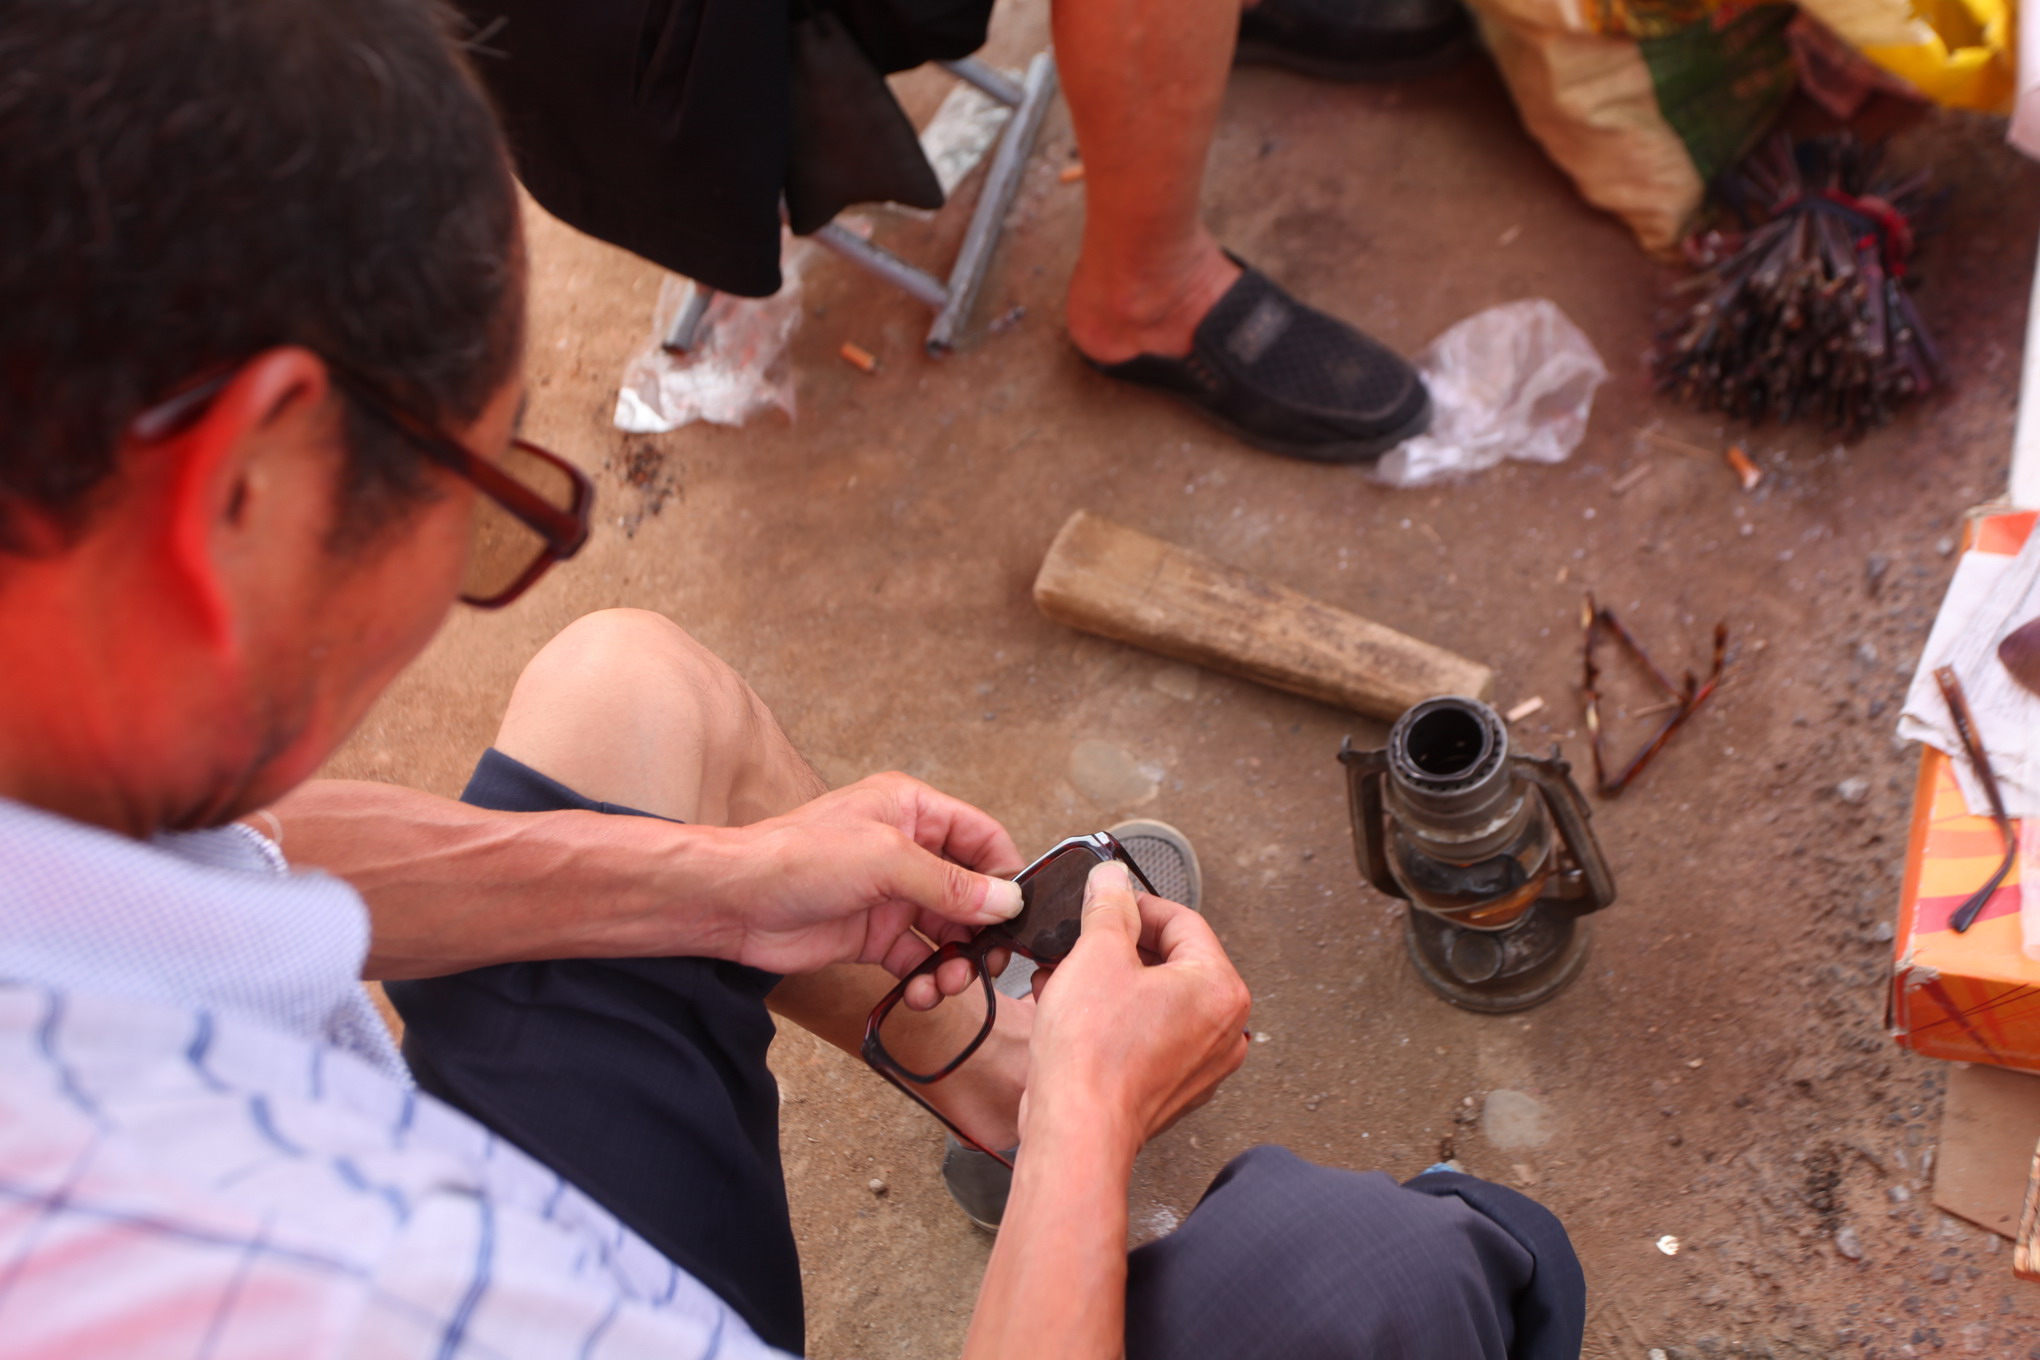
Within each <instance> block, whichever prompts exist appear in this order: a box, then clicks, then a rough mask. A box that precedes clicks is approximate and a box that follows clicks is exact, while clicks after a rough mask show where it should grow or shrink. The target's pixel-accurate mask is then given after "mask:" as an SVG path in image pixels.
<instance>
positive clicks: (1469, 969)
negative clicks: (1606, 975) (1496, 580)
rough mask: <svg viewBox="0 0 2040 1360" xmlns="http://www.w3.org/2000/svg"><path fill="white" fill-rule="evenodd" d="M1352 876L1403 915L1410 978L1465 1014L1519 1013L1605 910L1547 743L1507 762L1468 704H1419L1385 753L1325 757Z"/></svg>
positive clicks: (1501, 736) (1543, 993) (1499, 731)
mask: <svg viewBox="0 0 2040 1360" xmlns="http://www.w3.org/2000/svg"><path fill="white" fill-rule="evenodd" d="M1339 760H1340V761H1341V763H1343V764H1344V765H1345V767H1346V790H1347V794H1348V796H1349V797H1350V799H1351V802H1352V812H1353V845H1354V852H1355V854H1356V856H1357V858H1358V859H1359V861H1360V873H1361V875H1362V876H1363V877H1364V878H1365V879H1366V880H1367V881H1368V882H1369V883H1371V884H1373V885H1374V886H1375V887H1376V888H1378V889H1379V890H1381V891H1382V892H1384V893H1387V894H1389V895H1390V896H1393V897H1400V898H1402V899H1404V900H1405V901H1406V902H1408V903H1409V910H1408V911H1407V912H1406V913H1405V914H1404V918H1403V924H1404V937H1405V941H1406V943H1407V945H1408V947H1409V954H1410V961H1411V962H1412V963H1413V964H1414V965H1415V966H1416V970H1417V976H1418V977H1420V978H1422V979H1423V980H1424V982H1425V983H1426V984H1427V985H1428V986H1429V987H1430V988H1431V989H1432V990H1433V991H1435V992H1437V993H1438V994H1439V995H1440V996H1442V997H1444V998H1445V999H1446V1000H1447V1001H1450V1002H1452V1003H1453V1004H1454V1005H1457V1006H1464V1007H1466V1008H1467V1009H1468V1010H1475V1011H1488V1012H1496V1013H1499V1012H1507V1011H1521V1010H1528V1009H1529V1008H1530V1007H1532V1006H1536V1005H1539V1004H1541V1003H1543V1002H1545V1001H1548V1000H1550V999H1551V998H1552V997H1553V996H1556V995H1557V994H1558V993H1559V992H1560V991H1561V990H1563V989H1564V987H1565V986H1566V984H1567V983H1569V982H1571V981H1572V980H1573V978H1574V977H1576V976H1578V974H1579V971H1580V966H1581V965H1582V964H1583V963H1584V962H1585V960H1586V954H1587V928H1586V923H1585V922H1583V921H1581V920H1580V919H1579V918H1581V917H1582V916H1585V915H1587V914H1588V913H1589V912H1596V911H1599V910H1601V908H1603V907H1605V906H1608V905H1609V904H1611V903H1612V902H1614V900H1615V880H1614V878H1613V876H1611V875H1610V874H1609V872H1608V864H1607V861H1606V860H1605V859H1604V858H1603V857H1602V855H1601V846H1600V843H1599V842H1598V841H1596V840H1595V839H1594V832H1593V828H1592V827H1591V826H1589V825H1588V819H1589V818H1590V817H1591V816H1592V813H1591V811H1590V810H1589V808H1588V807H1587V801H1586V799H1585V797H1583V796H1582V795H1581V793H1580V790H1579V787H1578V786H1577V785H1576V784H1574V783H1573V778H1572V767H1571V766H1570V765H1568V764H1567V763H1566V762H1565V761H1564V760H1562V759H1560V758H1559V754H1558V748H1557V747H1556V746H1555V745H1554V746H1553V747H1552V751H1551V754H1550V755H1549V756H1547V757H1544V758H1542V759H1540V758H1537V757H1534V756H1526V755H1520V754H1515V753H1512V752H1511V751H1510V750H1509V731H1508V728H1507V727H1506V726H1505V725H1504V724H1503V722H1502V719H1501V716H1500V715H1499V714H1497V713H1496V712H1495V711H1494V710H1493V709H1492V708H1489V707H1488V706H1487V705H1486V704H1484V703H1481V702H1480V701H1479V700H1477V699H1463V698H1456V697H1455V698H1442V699H1430V700H1427V701H1425V702H1424V703H1421V704H1418V705H1417V706H1416V707H1414V708H1412V709H1410V710H1408V711H1407V712H1405V713H1404V714H1403V715H1402V717H1400V718H1398V719H1397V720H1396V723H1395V726H1394V727H1392V728H1391V729H1389V734H1388V745H1387V746H1386V747H1384V748H1383V749H1381V750H1378V751H1356V750H1354V749H1353V746H1352V742H1351V740H1350V739H1348V741H1347V743H1346V744H1345V746H1344V747H1343V748H1342V749H1341V750H1340V752H1339Z"/></svg>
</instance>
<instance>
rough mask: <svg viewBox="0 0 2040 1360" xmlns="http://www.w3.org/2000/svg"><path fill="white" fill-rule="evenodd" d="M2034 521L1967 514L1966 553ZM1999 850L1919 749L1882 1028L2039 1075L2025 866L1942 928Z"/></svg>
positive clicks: (2039, 1008)
mask: <svg viewBox="0 0 2040 1360" xmlns="http://www.w3.org/2000/svg"><path fill="white" fill-rule="evenodd" d="M2034 519H2035V516H2034V514H2033V513H2032V512H2030V511H2022V512H2019V513H2013V514H1997V515H1990V516H1987V517H1985V518H1982V519H1977V520H1974V521H1972V522H1971V524H1970V526H1969V529H1968V532H1967V534H1966V535H1965V537H1966V538H1967V539H1968V542H1969V547H1970V550H1971V551H1974V552H1996V553H2004V554H2006V555H2008V556H2009V555H2011V554H2015V553H2017V552H2018V550H2019V548H2020V547H2021V546H2022V545H2023V544H2024V543H2025V541H2026V536H2027V534H2028V533H2030V532H2031V531H2032V528H2033V523H2034ZM2003 854H2004V845H2003V842H2002V841H2000V840H1999V838H1998V833H1997V828H1996V827H1995V826H1993V825H1992V824H1991V820H1990V818H1989V817H1988V816H1983V817H1978V816H1972V815H1971V814H1970V811H1969V808H1968V806H1967V805H1966V804H1965V803H1964V802H1963V798H1962V790H1961V788H1960V786H1958V785H1957V784H1956V782H1955V775H1954V772H1953V771H1952V770H1951V769H1950V768H1949V766H1948V757H1947V756H1945V755H1943V754H1942V753H1941V752H1939V751H1937V750H1935V749H1934V748H1933V747H1931V746H1928V747H1923V748H1922V749H1921V752H1920V777H1919V786H1918V788H1917V789H1916V790H1915V792H1914V794H1913V815H1912V831H1911V834H1910V835H1909V836H1908V837H1907V841H1906V854H1905V886H1904V888H1903V889H1902V890H1901V892H1900V897H1899V911H1898V934H1897V938H1896V940H1895V942H1894V950H1895V958H1894V962H1893V965H1892V978H1891V1005H1890V1011H1889V1020H1890V1024H1891V1034H1892V1037H1893V1038H1894V1039H1896V1040H1897V1041H1898V1042H1899V1043H1900V1044H1901V1045H1903V1046H1904V1047H1906V1048H1910V1049H1912V1050H1914V1051H1915V1052H1919V1053H1924V1054H1926V1055H1928V1056H1929V1057H1934V1058H1951V1059H1955V1060H1958V1061H1961V1062H1986V1063H1996V1064H1997V1065H1999V1066H2001V1067H2018V1068H2024V1069H2026V1070H2028V1071H2036V1072H2040V962H2036V961H2035V960H2033V959H2029V958H2027V957H2026V955H2025V952H2024V950H2023V949H2022V948H2021V937H2020V929H2019V895H2020V889H2019V880H2020V877H2021V876H2022V874H2023V873H2024V871H2025V867H2026V866H2025V865H2024V864H2023V863H2018V864H2015V865H2013V867H2012V872H2011V874H2010V875H2009V876H2008V877H2007V878H2006V879H2005V882H2004V884H2003V886H2001V887H2000V888H1999V889H1998V890H1997V892H1996V893H1994V894H1993V895H1992V896H1991V899H1990V901H1989V902H1988V903H1987V904H1985V906H1984V908H1983V911H1982V912H1981V914H1979V915H1978V916H1977V918H1976V922H1975V924H1974V925H1972V926H1970V928H1969V929H1968V930H1967V931H1965V932H1964V933H1962V934H1960V935H1957V934H1956V933H1955V932H1954V931H1953V930H1951V929H1949V928H1948V920H1949V917H1951V916H1952V915H1953V914H1954V912H1955V909H1956V908H1957V907H1959V906H1961V905H1962V903H1963V902H1964V901H1966V900H1967V899H1968V897H1969V895H1970V894H1971V893H1973V892H1975V891H1976V890H1977V889H1978V888H1980V887H1982V886H1983V885H1984V883H1985V882H1986V881H1988V880H1989V878H1990V876H1991V873H1992V872H1993V871H1994V870H1995V869H1996V868H1997V866H1998V860H1999V859H2000V858H2001V857H2002V856H2003Z"/></svg>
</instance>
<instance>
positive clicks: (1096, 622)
mask: <svg viewBox="0 0 2040 1360" xmlns="http://www.w3.org/2000/svg"><path fill="white" fill-rule="evenodd" d="M1034 602H1035V603H1036V604H1037V605H1039V606H1040V607H1041V612H1042V613H1044V614H1046V615H1048V617H1050V618H1051V619H1054V620H1055V621H1056V622H1057V623H1062V624H1067V625H1069V626H1070V627H1072V628H1080V629H1082V630H1083V631H1085V632H1087V633H1098V634H1101V635H1103V636H1105V637H1109V638H1113V639H1116V640H1118V641H1120V642H1130V643H1132V644H1134V645H1135V646H1137V647H1145V648H1147V649H1148V650H1149V651H1155V652H1160V653H1161V654H1162V655H1164V656H1171V657H1175V658H1176V659H1177V660H1179V661H1190V662H1194V663H1196V664H1197V665H1200V666H1209V667H1210V668H1211V669H1213V670H1215V671H1223V672H1225V673H1226V674H1228V675H1237V676H1241V677H1243V678H1245V679H1248V680H1258V681H1260V682H1261V683H1262V684H1264V685H1272V686H1273V687H1275V688H1276V689H1281V690H1287V691H1289V692H1290V693H1291V694H1301V695H1303V696H1305V697H1306V698H1311V699H1318V700H1322V701H1323V702H1325V703H1328V704H1336V705H1338V706H1339V707H1341V708H1349V709H1352V710H1354V711H1355V712H1358V713H1365V714H1367V715H1368V716H1369V717H1374V718H1384V719H1394V718H1397V717H1400V716H1401V715H1402V712H1403V710H1404V709H1406V708H1408V707H1409V706H1410V705H1412V704H1416V703H1421V702H1423V701H1424V700H1425V699H1432V698H1436V697H1437V696H1439V695H1441V694H1463V695H1466V696H1468V697H1470V698H1474V699H1483V700H1485V699H1490V698H1492V697H1493V696H1494V689H1495V673H1494V672H1493V671H1492V670H1489V669H1488V668H1487V667H1486V666H1482V665H1478V664H1476V663H1475V662H1472V661H1468V660H1467V659H1466V658H1465V657H1461V656H1455V655H1453V654H1452V653H1451V652H1448V651H1446V650H1445V649H1444V648H1442V647H1433V646H1432V645H1431V644H1430V643H1428V642H1419V641H1417V640H1416V639H1415V638H1412V637H1406V636H1404V635H1403V634H1401V633H1398V632H1396V631H1395V630H1394V629H1392V628H1384V627H1383V626H1382V625H1380V624H1378V623H1372V622H1369V621H1368V620H1366V619H1363V618H1361V617H1360V616H1359V615H1357V614H1349V613H1347V612H1346V611H1345V610H1343V609H1337V608H1334V607H1333V606H1331V605H1328V604H1324V603H1322V602H1321V601H1318V600H1314V599H1312V598H1310V597H1309V596H1308V595H1304V594H1302V593H1300V592H1298V591H1294V590H1291V589H1289V588H1288V587H1287V586H1279V585H1275V584H1273V583H1271V582H1268V581H1263V580H1261V579H1259V578H1258V577H1255V576H1250V575H1248V574H1247V573H1246V572H1243V571H1239V570H1237V569H1235V568H1233V567H1228V566H1226V565H1224V564H1223V563H1220V562H1214V561H1212V560H1211V559H1210V558H1208V557H1205V556H1203V555H1201V554H1199V553H1194V552H1191V551H1190V550H1189V549H1187V548H1179V547H1177V546H1176V545H1175V544H1173V543H1165V542H1163V541H1162V540H1161V539H1159V538H1150V537H1149V536H1148V535H1146V534H1143V533H1140V532H1139V531H1138V530H1134V529H1129V528H1127V527H1126V526H1125V525H1123V524H1115V523H1113V522H1112V521H1111V520H1109V519H1104V518H1102V517H1100V516H1098V515H1094V514H1092V513H1090V512H1089V511H1087V510H1079V511H1077V513H1076V514H1074V515H1071V516H1070V518H1069V522H1068V523H1066V524H1064V525H1063V527H1062V531H1061V532H1060V533H1058V534H1057V535H1056V536H1055V542H1054V543H1053V544H1051V545H1050V547H1049V550H1048V560H1047V561H1045V562H1043V563H1042V564H1041V574H1040V575H1039V576H1037V577H1035V578H1034Z"/></svg>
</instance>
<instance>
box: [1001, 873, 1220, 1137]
mask: <svg viewBox="0 0 2040 1360" xmlns="http://www.w3.org/2000/svg"><path fill="white" fill-rule="evenodd" d="M1143 951H1145V952H1146V953H1147V954H1149V955H1151V956H1156V957H1159V959H1160V962H1159V963H1156V964H1153V965H1149V964H1147V963H1145V962H1144V961H1143V959H1142V952H1143ZM1035 986H1036V992H1037V995H1038V998H1039V1011H1038V1013H1037V1015H1036V1017H1035V1024H1034V1039H1033V1050H1032V1061H1031V1065H1030V1069H1029V1073H1028V1079H1027V1096H1026V1098H1025V1100H1024V1102H1023V1105H1022V1110H1021V1128H1022V1133H1023V1139H1022V1141H1023V1144H1024V1143H1025V1141H1026V1139H1027V1138H1029V1137H1032V1134H1029V1133H1028V1132H1027V1130H1028V1128H1029V1127H1030V1125H1032V1124H1033V1123H1035V1122H1036V1121H1048V1122H1050V1123H1054V1122H1056V1121H1058V1120H1061V1119H1063V1118H1066V1117H1067V1118H1073V1119H1076V1120H1078V1121H1080V1122H1083V1123H1088V1124H1090V1125H1092V1126H1093V1127H1097V1126H1098V1125H1100V1124H1101V1123H1102V1124H1104V1125H1105V1126H1106V1127H1107V1128H1108V1129H1109V1130H1110V1132H1111V1133H1112V1134H1113V1135H1115V1136H1117V1137H1119V1138H1121V1139H1124V1140H1129V1142H1128V1147H1127V1150H1128V1151H1129V1152H1130V1151H1132V1150H1135V1149H1138V1148H1139V1146H1140V1145H1141V1144H1142V1143H1144V1142H1146V1141H1147V1140H1148V1139H1150V1138H1152V1137H1154V1136H1155V1135H1156V1134H1158V1133H1160V1132H1161V1131H1162V1130H1163V1129H1166V1128H1168V1127H1169V1125H1171V1124H1173V1123H1175V1122H1176V1120H1177V1119H1179V1118H1181V1117H1182V1116H1183V1115H1184V1114H1185V1113H1187V1112H1188V1111H1190V1110H1193V1109H1195V1108H1196V1107H1197V1106H1199V1105H1202V1104H1203V1103H1204V1102H1205V1101H1207V1100H1209V1099H1210V1098H1211V1095H1212V1092H1213V1091H1215V1090H1216V1089H1217V1088H1218V1084H1219V1083H1220V1082H1221V1081H1223V1080H1225V1079H1226V1078H1227V1077H1228V1076H1231V1075H1232V1074H1233V1072H1235V1071H1236V1070H1238V1068H1239V1065H1240V1064H1241V1063H1242V1062H1244V1061H1245V1060H1246V1056H1247V1040H1246V1035H1245V1033H1244V1032H1243V1030H1242V1026H1244V1025H1245V1024H1246V1021H1247V1014H1248V1009H1249V1007H1250V1006H1251V1004H1252V998H1251V997H1250V996H1249V995H1248V993H1247V985H1246V983H1245V982H1243V981H1241V980H1240V975H1239V974H1238V973H1237V972H1235V971H1234V970H1233V966H1232V961H1231V960H1230V959H1228V958H1227V957H1226V955H1225V950H1224V949H1223V948H1222V947H1221V946H1220V945H1219V943H1218V937H1217V936H1216V935H1214V934H1213V933H1212V931H1211V927H1210V926H1209V925H1208V924H1207V923H1206V922H1205V920H1204V918H1203V917H1201V916H1199V915H1198V914H1197V913H1196V912H1194V911H1192V910H1190V909H1189V908H1188V907H1185V906H1179V905H1178V904H1176V903H1174V902H1169V901H1165V900H1163V899H1162V898H1159V897H1151V896H1149V895H1148V894H1146V893H1140V894H1138V895H1136V894H1135V892H1134V890H1133V880H1132V876H1131V875H1129V874H1128V873H1127V872H1126V866H1125V865H1123V864H1119V863H1116V862H1114V863H1106V864H1101V865H1099V866H1098V867H1097V868H1095V869H1093V870H1092V871H1091V878H1090V881H1089V883H1088V884H1087V885H1086V887H1085V890H1084V921H1083V934H1082V935H1081V936H1080V937H1079V938H1078V940H1077V945H1076V948H1075V949H1073V950H1071V951H1070V954H1069V956H1068V957H1067V958H1065V959H1064V960H1063V961H1062V962H1061V963H1060V964H1058V965H1056V968H1055V971H1054V972H1053V973H1052V974H1042V973H1038V974H1036V975H1035Z"/></svg>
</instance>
